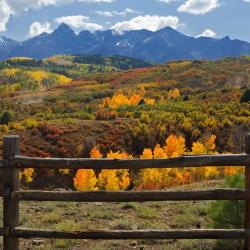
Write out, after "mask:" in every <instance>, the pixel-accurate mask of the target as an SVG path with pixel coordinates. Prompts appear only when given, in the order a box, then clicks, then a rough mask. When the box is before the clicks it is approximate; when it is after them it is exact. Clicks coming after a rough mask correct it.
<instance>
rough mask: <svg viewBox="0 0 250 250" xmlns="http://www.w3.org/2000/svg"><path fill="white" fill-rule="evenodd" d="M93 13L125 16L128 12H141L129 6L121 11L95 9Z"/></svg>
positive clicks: (107, 15)
mask: <svg viewBox="0 0 250 250" xmlns="http://www.w3.org/2000/svg"><path fill="white" fill-rule="evenodd" d="M95 13H96V14H97V15H99V16H105V17H112V16H127V15H128V14H141V13H142V12H140V11H137V10H133V9H130V8H126V9H125V10H123V11H115V10H112V11H100V10H96V11H95Z"/></svg>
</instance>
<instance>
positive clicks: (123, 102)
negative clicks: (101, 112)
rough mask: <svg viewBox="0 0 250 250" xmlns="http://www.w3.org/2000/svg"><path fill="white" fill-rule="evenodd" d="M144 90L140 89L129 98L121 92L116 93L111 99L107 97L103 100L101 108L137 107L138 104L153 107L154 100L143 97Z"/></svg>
mask: <svg viewBox="0 0 250 250" xmlns="http://www.w3.org/2000/svg"><path fill="white" fill-rule="evenodd" d="M145 93H146V92H145V90H144V89H143V88H141V89H140V90H139V91H138V93H133V94H132V95H130V96H126V95H125V94H123V93H122V91H118V92H117V93H115V94H114V95H113V96H112V97H111V98H110V97H107V98H104V99H103V102H102V105H101V107H102V108H113V109H115V108H118V107H120V106H137V105H139V104H140V103H145V104H148V105H153V104H154V103H155V100H154V99H152V98H146V97H145Z"/></svg>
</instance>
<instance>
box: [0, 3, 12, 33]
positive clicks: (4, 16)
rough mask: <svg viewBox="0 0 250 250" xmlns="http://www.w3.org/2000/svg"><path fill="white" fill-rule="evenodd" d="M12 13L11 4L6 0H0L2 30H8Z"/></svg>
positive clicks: (0, 26) (0, 24) (0, 27)
mask: <svg viewBox="0 0 250 250" xmlns="http://www.w3.org/2000/svg"><path fill="white" fill-rule="evenodd" d="M10 15H11V9H10V7H9V5H8V4H7V3H6V2H5V1H4V0H0V32H1V31H5V30H6V24H7V23H8V21H9V18H10Z"/></svg>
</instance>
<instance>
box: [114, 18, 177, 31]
mask: <svg viewBox="0 0 250 250" xmlns="http://www.w3.org/2000/svg"><path fill="white" fill-rule="evenodd" d="M179 25H180V22H179V19H178V17H176V16H157V15H155V16H150V15H146V16H141V15H140V16H137V17H134V18H132V19H131V20H129V21H124V22H118V23H116V24H115V25H113V26H112V27H111V29H114V30H116V31H118V32H120V33H121V32H123V31H128V30H140V29H147V30H151V31H156V30H159V29H162V28H164V27H166V26H170V27H172V28H177V27H178V26H179Z"/></svg>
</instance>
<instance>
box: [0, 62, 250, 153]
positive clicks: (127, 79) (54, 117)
mask: <svg viewBox="0 0 250 250" xmlns="http://www.w3.org/2000/svg"><path fill="white" fill-rule="evenodd" d="M249 68H250V60H249V58H246V57H243V58H241V59H237V60H236V59H226V60H220V61H216V62H210V61H194V62H191V61H180V62H172V63H168V64H164V65H161V66H157V67H150V68H143V69H135V70H128V71H120V72H113V73H112V74H110V73H108V74H92V75H86V76H85V77H82V78H81V79H78V80H73V81H72V82H70V83H67V84H64V85H60V84H59V85H56V86H53V85H51V86H48V87H47V89H45V88H42V89H40V91H39V92H37V91H36V90H35V89H34V90H33V91H30V90H25V89H24V90H19V89H17V90H16V91H13V90H14V89H13V88H12V89H7V90H5V92H2V93H1V94H0V97H1V99H0V108H1V110H3V112H4V111H9V112H10V113H11V115H10V116H11V118H10V121H8V122H7V123H3V122H2V124H3V125H2V126H1V127H0V128H1V131H2V132H1V136H3V134H5V133H6V132H8V133H12V134H13V133H18V134H20V135H21V137H22V138H23V143H24V144H23V145H22V149H23V152H25V154H28V155H33V156H34V155H36V156H44V155H50V156H81V154H85V155H88V153H89V150H90V148H89V147H90V146H91V145H94V144H97V145H98V146H99V147H100V148H101V149H102V150H104V151H105V152H107V151H108V150H110V149H112V150H125V151H127V152H130V153H132V154H134V155H138V154H141V153H142V151H143V148H145V147H149V148H153V147H154V146H155V145H156V144H157V143H159V144H163V143H164V141H165V138H166V136H168V135H170V134H182V135H184V137H185V139H186V144H187V147H188V148H189V149H190V148H191V145H192V142H194V141H197V140H203V138H204V136H206V135H208V134H215V135H216V136H217V141H216V143H217V146H218V151H219V152H239V151H241V146H242V145H243V144H242V141H241V137H240V136H239V135H241V134H243V133H244V132H245V131H248V130H249V129H250V112H249V110H250V106H249V105H250V103H249V102H240V99H241V96H242V95H243V94H244V92H246V90H247V88H249V81H250V79H249V73H248V72H249ZM5 71H6V70H1V71H0V75H3V72H5ZM5 74H6V72H5ZM19 75H20V73H18V76H19ZM8 79H9V81H10V83H9V84H12V85H13V84H17V83H11V80H12V81H14V80H13V78H11V77H9V78H8ZM14 82H15V81H14ZM31 83H32V81H31ZM12 85H11V86H12ZM1 86H6V84H5V83H2V84H1ZM131 98H132V99H131ZM2 114H3V113H2ZM46 126H47V127H48V128H47V129H45V127H46ZM58 133H59V134H58ZM50 134H58V135H60V140H54V139H49V138H50V137H49V136H47V135H50ZM27 138H32V140H30V139H27ZM87 144H90V146H88V145H87ZM37 145H39V146H37ZM62 145H63V146H62ZM81 145H83V146H82V147H83V148H82V150H80V151H78V150H76V149H77V148H79V147H80V146H81ZM84 145H85V146H84ZM62 148H63V149H62ZM84 152H85V153H84Z"/></svg>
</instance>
